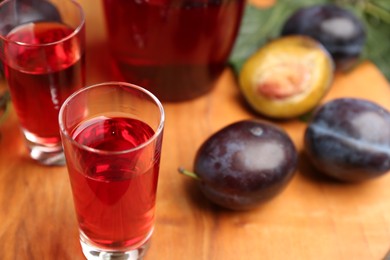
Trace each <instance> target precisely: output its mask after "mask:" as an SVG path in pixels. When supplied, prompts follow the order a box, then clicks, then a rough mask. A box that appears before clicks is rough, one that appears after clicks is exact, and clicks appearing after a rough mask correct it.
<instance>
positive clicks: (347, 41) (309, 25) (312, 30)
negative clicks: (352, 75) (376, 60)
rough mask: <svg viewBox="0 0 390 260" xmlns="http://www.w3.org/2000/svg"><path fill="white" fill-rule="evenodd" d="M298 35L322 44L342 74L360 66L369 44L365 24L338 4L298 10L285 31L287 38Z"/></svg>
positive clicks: (288, 20)
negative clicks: (361, 58)
mask: <svg viewBox="0 0 390 260" xmlns="http://www.w3.org/2000/svg"><path fill="white" fill-rule="evenodd" d="M308 21H310V22H308ZM294 34H299V35H306V36H309V37H312V38H314V39H316V40H318V41H319V42H321V43H322V44H323V45H324V46H325V48H326V49H327V50H328V51H329V53H330V54H331V55H332V58H333V59H334V61H335V64H336V68H337V70H340V71H345V70H348V69H350V68H352V67H353V66H354V65H355V64H356V63H357V61H358V59H359V57H360V55H361V53H362V51H363V49H364V45H365V42H366V30H365V27H364V25H363V22H362V21H360V19H359V18H358V17H357V16H355V15H354V14H353V13H352V12H350V11H349V10H347V9H344V8H342V7H339V6H337V5H335V4H319V5H312V6H308V7H302V8H300V9H298V10H297V11H296V12H295V13H293V14H292V15H291V16H290V17H289V18H288V19H287V20H286V21H285V24H284V26H283V28H282V31H281V35H283V36H285V35H294Z"/></svg>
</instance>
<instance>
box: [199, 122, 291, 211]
mask: <svg viewBox="0 0 390 260" xmlns="http://www.w3.org/2000/svg"><path fill="white" fill-rule="evenodd" d="M296 164H297V152H296V149H295V146H294V144H293V142H292V141H291V139H290V138H289V136H288V135H287V134H286V133H285V132H284V131H283V130H282V129H281V128H279V127H278V126H276V125H274V124H272V123H270V122H268V121H262V120H242V121H239V122H236V123H233V124H230V125H228V126H227V127H225V128H223V129H221V130H220V131H218V132H216V133H215V134H213V135H212V136H210V137H209V138H208V139H207V140H206V141H205V142H204V143H203V144H202V145H201V147H200V148H199V149H198V152H197V154H196V157H195V167H194V168H195V169H194V170H195V173H196V174H197V175H198V177H199V178H200V179H201V181H200V182H199V187H200V190H201V191H202V193H203V194H204V195H205V196H206V197H207V198H208V199H210V200H211V201H212V202H214V203H215V204H218V205H220V206H222V207H224V208H228V209H232V210H248V209H251V208H254V207H256V206H258V205H259V204H260V203H262V202H265V201H267V200H269V199H271V198H273V197H274V196H275V195H277V194H278V193H280V192H281V191H282V190H283V189H284V188H285V187H286V185H287V184H288V183H289V181H290V179H291V178H292V177H293V175H294V172H295V169H296Z"/></svg>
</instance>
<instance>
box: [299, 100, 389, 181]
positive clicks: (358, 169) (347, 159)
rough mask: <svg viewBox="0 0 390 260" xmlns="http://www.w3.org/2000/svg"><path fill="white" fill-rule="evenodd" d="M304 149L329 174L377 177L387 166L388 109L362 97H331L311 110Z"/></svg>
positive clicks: (342, 177) (340, 177) (348, 177)
mask: <svg viewBox="0 0 390 260" xmlns="http://www.w3.org/2000/svg"><path fill="white" fill-rule="evenodd" d="M304 150H305V153H306V155H307V157H308V159H309V160H310V161H311V163H312V164H313V166H314V167H315V168H316V169H317V170H318V172H320V173H323V174H325V175H327V176H330V177H332V178H335V179H338V180H341V181H347V182H357V181H365V180H368V179H372V178H375V177H379V176H381V175H383V174H385V173H387V172H388V171H389V170H390V113H389V111H387V110H386V109H385V108H383V107H381V106H379V105H378V104H376V103H374V102H371V101H368V100H365V99H357V98H339V99H335V100H333V101H330V102H328V103H326V104H324V105H323V106H321V107H320V108H319V109H318V110H317V111H316V112H315V113H314V114H313V118H312V119H311V121H310V122H309V124H308V127H307V128H306V130H305V135H304Z"/></svg>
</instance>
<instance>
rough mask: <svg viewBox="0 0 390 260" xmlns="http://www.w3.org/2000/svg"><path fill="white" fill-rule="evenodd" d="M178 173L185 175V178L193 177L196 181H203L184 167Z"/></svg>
mask: <svg viewBox="0 0 390 260" xmlns="http://www.w3.org/2000/svg"><path fill="white" fill-rule="evenodd" d="M178 171H179V172H180V173H181V174H183V175H185V176H188V177H191V178H193V179H195V180H198V181H200V180H201V178H199V176H198V175H197V174H196V173H194V172H191V171H188V170H186V169H184V168H183V167H179V169H178Z"/></svg>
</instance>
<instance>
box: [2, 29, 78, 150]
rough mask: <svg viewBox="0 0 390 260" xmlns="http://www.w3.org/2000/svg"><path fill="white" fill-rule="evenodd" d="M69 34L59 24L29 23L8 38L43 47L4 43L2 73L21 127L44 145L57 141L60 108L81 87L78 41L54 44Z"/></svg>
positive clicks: (11, 33) (74, 39) (15, 30)
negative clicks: (3, 70)
mask: <svg viewBox="0 0 390 260" xmlns="http://www.w3.org/2000/svg"><path fill="white" fill-rule="evenodd" d="M72 32H73V29H71V28H69V27H67V26H65V25H63V24H60V23H51V22H47V23H46V22H42V23H29V24H25V25H21V26H19V27H16V28H15V29H13V30H12V31H11V32H10V33H9V34H8V35H7V38H8V39H9V40H11V41H17V42H21V43H24V44H45V43H46V44H47V45H46V46H45V47H42V46H39V47H38V46H26V45H23V44H14V43H9V42H5V46H4V57H3V61H4V69H5V74H6V78H7V81H8V85H9V88H10V91H11V96H12V101H13V104H14V106H15V108H16V112H17V114H18V117H19V120H20V123H21V125H22V127H23V128H24V130H26V131H28V132H29V133H30V134H33V135H34V136H35V137H36V138H40V139H41V140H43V142H44V143H58V142H59V141H60V137H59V127H58V112H59V109H60V106H61V104H62V103H63V101H64V100H65V99H66V98H67V97H68V96H69V95H70V94H71V93H73V92H74V91H75V90H77V89H79V88H81V87H82V86H83V84H84V66H83V62H84V53H83V51H82V50H80V47H79V46H80V45H79V43H78V42H77V41H78V38H76V37H73V38H72V39H68V40H66V41H63V42H62V43H53V42H56V41H59V40H62V39H63V38H64V37H67V36H69V35H70V34H71V33H72ZM50 43H51V44H50Z"/></svg>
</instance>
